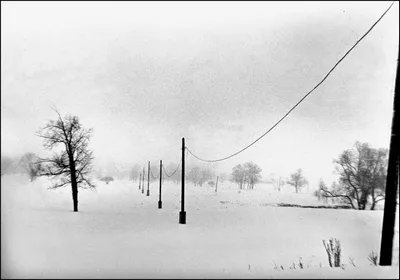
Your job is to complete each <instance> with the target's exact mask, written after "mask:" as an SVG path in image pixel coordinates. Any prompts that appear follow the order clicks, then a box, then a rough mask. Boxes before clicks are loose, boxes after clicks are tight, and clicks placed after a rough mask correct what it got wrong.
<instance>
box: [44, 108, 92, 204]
mask: <svg viewBox="0 0 400 280" xmlns="http://www.w3.org/2000/svg"><path fill="white" fill-rule="evenodd" d="M54 111H55V112H56V113H57V115H58V118H57V120H55V121H54V120H51V121H49V122H48V123H47V124H46V126H45V127H43V128H41V129H40V130H39V132H38V133H37V136H39V137H41V138H43V139H44V141H43V145H44V147H45V148H46V149H48V150H52V149H53V148H58V147H60V146H61V152H59V153H54V154H53V156H52V157H50V158H44V159H43V158H40V159H39V160H38V163H40V164H41V165H42V168H41V170H40V172H39V176H48V177H50V178H52V179H54V184H53V186H52V187H51V188H60V187H63V186H66V185H68V184H71V188H72V200H73V206H74V212H78V186H79V187H81V188H95V185H94V184H93V183H92V182H91V178H90V177H89V176H90V173H91V172H92V161H93V151H90V150H89V149H88V144H89V141H90V138H91V135H92V129H85V128H83V127H82V125H81V124H80V123H79V119H78V117H76V116H71V115H67V116H66V117H64V119H63V118H62V117H61V115H60V113H59V112H58V111H57V110H56V109H54Z"/></svg>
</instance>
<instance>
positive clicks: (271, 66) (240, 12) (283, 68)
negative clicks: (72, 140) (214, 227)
mask: <svg viewBox="0 0 400 280" xmlns="http://www.w3.org/2000/svg"><path fill="white" fill-rule="evenodd" d="M390 3H391V2H386V1H377V2H251V3H246V2H217V3H213V2H168V3H160V2H150V3H148V2H82V3H81V2H30V3H28V2H2V3H1V40H2V44H1V79H2V83H1V154H2V155H5V156H19V155H22V154H23V153H25V152H34V153H37V154H38V155H44V154H45V153H46V151H45V150H44V148H43V145H42V140H41V139H40V138H39V137H37V136H36V135H35V133H36V132H37V131H38V130H39V128H40V127H42V126H44V125H45V124H46V122H47V121H48V120H50V119H55V118H56V117H57V115H56V114H55V112H54V111H53V110H52V109H51V106H52V105H55V106H56V107H57V109H58V110H59V111H60V113H61V115H63V116H64V115H66V114H71V115H76V116H78V117H79V118H80V121H81V122H82V124H83V125H84V127H87V128H93V130H94V133H93V137H92V141H91V145H90V148H91V149H93V150H94V156H95V165H96V167H101V166H107V165H109V164H117V165H124V166H133V164H135V163H139V164H141V165H143V166H146V165H147V162H148V161H151V163H152V165H153V164H155V165H156V164H158V162H159V160H163V161H164V162H167V163H168V162H171V163H175V162H176V163H178V162H179V161H180V157H181V139H182V137H185V139H186V146H187V147H188V148H189V149H190V150H191V151H192V152H193V153H195V154H196V155H197V156H199V157H201V158H204V159H210V160H213V159H219V158H223V157H226V156H228V155H230V154H233V153H235V152H237V151H239V150H240V149H242V148H243V147H245V146H247V145H248V144H250V143H251V142H253V141H254V140H255V139H257V138H258V137H259V136H260V135H262V134H263V133H264V132H265V131H267V130H268V129H269V128H270V127H271V126H272V125H274V124H275V123H276V122H277V121H278V120H279V119H280V118H281V117H282V116H283V115H284V114H285V113H286V112H287V111H288V110H289V109H290V108H291V107H292V106H293V105H294V104H296V103H297V102H298V100H300V99H301V98H302V97H303V96H304V95H305V94H306V93H307V92H308V91H309V90H311V89H312V88H313V87H314V86H315V85H316V84H317V83H318V82H319V81H320V80H321V79H322V78H323V77H324V76H325V75H326V73H327V72H328V71H329V70H330V69H331V68H332V67H333V65H334V64H335V63H336V62H337V61H338V60H339V59H340V58H341V57H342V56H343V55H344V53H345V52H346V51H347V50H348V49H349V48H350V47H351V46H352V45H353V44H354V43H355V42H356V41H357V40H358V39H359V38H360V37H361V36H362V35H363V34H364V33H365V32H366V31H367V30H368V29H369V28H370V26H371V25H372V24H373V23H374V22H375V21H376V20H377V19H378V18H379V16H380V15H381V14H382V13H383V12H384V11H385V10H386V9H387V7H388V6H389V5H390ZM396 5H397V4H395V7H394V8H393V9H391V10H390V11H389V12H388V13H387V15H386V16H385V17H384V18H383V19H382V21H380V22H379V23H378V24H377V26H376V27H375V28H374V29H373V30H372V31H371V33H370V34H368V35H367V37H366V38H365V39H364V40H363V41H362V42H361V43H360V44H359V45H358V46H357V47H356V48H355V49H354V50H353V51H352V52H351V53H350V54H349V55H348V56H347V57H346V58H345V59H344V60H343V62H342V63H341V64H340V65H339V66H338V67H337V68H336V70H335V71H334V72H333V73H332V74H331V75H330V76H329V77H328V79H327V80H326V81H325V82H324V83H323V84H322V85H321V86H320V87H319V88H318V89H317V90H316V91H315V92H313V93H312V94H311V95H310V96H309V97H308V98H307V99H305V100H304V102H303V103H301V104H300V105H299V106H298V107H297V108H296V109H295V110H294V111H293V112H292V113H291V114H290V115H289V116H288V117H287V118H286V119H285V120H284V121H283V122H282V123H281V124H279V125H278V126H277V127H276V128H275V129H274V130H273V131H272V132H271V133H269V134H268V135H267V136H266V137H264V138H262V139H261V140H260V141H258V142H257V143H256V144H255V145H253V146H252V147H250V148H249V149H247V150H245V151H244V152H242V153H240V154H239V155H237V156H235V157H232V158H230V159H228V160H226V161H222V162H220V163H218V164H216V165H215V167H216V168H217V170H218V171H219V172H230V170H231V169H232V167H233V166H234V165H236V164H238V163H244V162H247V161H253V162H255V163H256V164H258V165H259V166H260V167H261V168H262V169H263V172H262V174H263V176H264V177H268V176H269V175H270V174H271V173H273V174H276V175H277V176H288V175H289V174H290V173H292V172H294V171H295V170H296V169H297V168H302V169H303V171H304V175H305V176H306V177H307V178H308V179H309V181H310V183H311V184H314V185H315V184H316V183H317V182H318V180H319V179H320V178H323V179H324V180H326V181H327V182H328V183H329V182H330V181H332V180H334V178H335V174H334V173H333V172H334V164H333V163H332V160H333V159H334V158H337V157H338V155H339V154H340V153H341V152H342V151H343V150H345V149H349V148H351V147H352V145H353V144H354V142H355V141H361V142H368V143H370V144H371V146H372V147H375V148H388V147H389V139H390V127H391V117H392V112H393V110H392V109H393V94H394V80H395V70H396V63H397V53H398V41H399V39H398V36H399V30H398V25H399V24H398V23H399V14H398V13H399V10H398V7H397V8H396ZM187 162H188V164H197V163H199V161H198V160H197V159H195V158H194V157H192V156H190V155H188V157H187Z"/></svg>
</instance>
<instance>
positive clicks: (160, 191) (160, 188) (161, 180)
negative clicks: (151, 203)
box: [158, 160, 162, 209]
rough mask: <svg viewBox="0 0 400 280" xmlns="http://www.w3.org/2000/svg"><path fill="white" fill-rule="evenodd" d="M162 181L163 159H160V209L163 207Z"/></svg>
mask: <svg viewBox="0 0 400 280" xmlns="http://www.w3.org/2000/svg"><path fill="white" fill-rule="evenodd" d="M161 182H162V160H160V196H159V197H158V209H161V208H162V201H161Z"/></svg>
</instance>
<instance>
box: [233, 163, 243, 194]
mask: <svg viewBox="0 0 400 280" xmlns="http://www.w3.org/2000/svg"><path fill="white" fill-rule="evenodd" d="M245 176H246V174H245V170H244V168H243V166H242V165H241V164H237V165H235V166H234V167H233V168H232V178H231V181H232V182H235V183H237V184H238V185H239V190H241V189H243V187H244V182H245Z"/></svg>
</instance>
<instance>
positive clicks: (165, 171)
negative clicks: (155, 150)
mask: <svg viewBox="0 0 400 280" xmlns="http://www.w3.org/2000/svg"><path fill="white" fill-rule="evenodd" d="M180 165H181V162H179V164H178V166H177V167H176V169H175V171H174V172H173V173H172V174H171V175H168V173H167V170H165V168H164V165H163V166H162V168H163V170H164V173H165V175H167V177H172V176H174V174H175V173H176V171H178V168H179V166H180Z"/></svg>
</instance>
